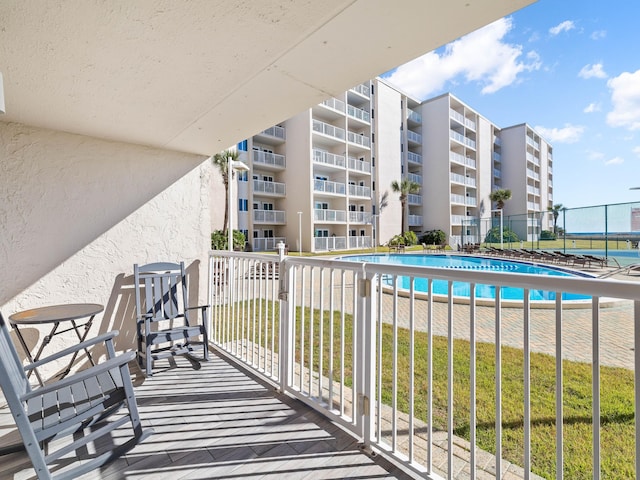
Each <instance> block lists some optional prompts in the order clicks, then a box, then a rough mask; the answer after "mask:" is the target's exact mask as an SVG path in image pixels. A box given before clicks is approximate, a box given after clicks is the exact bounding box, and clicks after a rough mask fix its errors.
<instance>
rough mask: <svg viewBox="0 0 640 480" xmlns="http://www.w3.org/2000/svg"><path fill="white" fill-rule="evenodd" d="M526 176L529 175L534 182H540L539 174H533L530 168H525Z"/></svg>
mask: <svg viewBox="0 0 640 480" xmlns="http://www.w3.org/2000/svg"><path fill="white" fill-rule="evenodd" d="M527 175H529V176H530V177H531V178H534V179H536V180H540V174H539V173H537V172H534V171H533V170H531V169H530V168H527Z"/></svg>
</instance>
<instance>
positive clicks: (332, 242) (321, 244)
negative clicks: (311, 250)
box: [313, 236, 347, 252]
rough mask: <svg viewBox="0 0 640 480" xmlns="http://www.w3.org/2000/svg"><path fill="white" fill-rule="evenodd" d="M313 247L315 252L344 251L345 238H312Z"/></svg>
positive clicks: (345, 247)
mask: <svg viewBox="0 0 640 480" xmlns="http://www.w3.org/2000/svg"><path fill="white" fill-rule="evenodd" d="M313 246H314V247H315V250H316V252H321V251H332V250H346V249H347V237H337V236H336V237H333V236H332V237H314V238H313Z"/></svg>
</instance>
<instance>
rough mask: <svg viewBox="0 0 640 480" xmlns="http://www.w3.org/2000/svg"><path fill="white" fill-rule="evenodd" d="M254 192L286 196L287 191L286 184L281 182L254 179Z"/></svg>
mask: <svg viewBox="0 0 640 480" xmlns="http://www.w3.org/2000/svg"><path fill="white" fill-rule="evenodd" d="M253 193H254V195H256V194H257V195H261V194H262V195H273V196H278V197H284V196H285V195H286V194H287V192H286V185H285V184H284V183H280V182H266V181H264V180H254V181H253Z"/></svg>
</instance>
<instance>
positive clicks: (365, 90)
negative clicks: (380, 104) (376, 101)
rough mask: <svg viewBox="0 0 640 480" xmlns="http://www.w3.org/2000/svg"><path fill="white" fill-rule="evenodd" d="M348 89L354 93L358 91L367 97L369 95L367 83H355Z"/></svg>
mask: <svg viewBox="0 0 640 480" xmlns="http://www.w3.org/2000/svg"><path fill="white" fill-rule="evenodd" d="M350 90H351V91H354V92H356V93H359V94H360V95H362V96H363V97H367V98H370V97H371V89H370V88H369V87H368V86H367V85H364V84H360V85H356V86H355V87H353V88H351V89H350Z"/></svg>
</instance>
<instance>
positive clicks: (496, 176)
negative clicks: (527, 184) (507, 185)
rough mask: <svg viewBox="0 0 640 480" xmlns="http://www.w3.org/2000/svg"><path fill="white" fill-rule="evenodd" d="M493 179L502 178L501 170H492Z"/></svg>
mask: <svg viewBox="0 0 640 480" xmlns="http://www.w3.org/2000/svg"><path fill="white" fill-rule="evenodd" d="M493 177H494V178H502V170H498V169H497V168H494V169H493Z"/></svg>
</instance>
